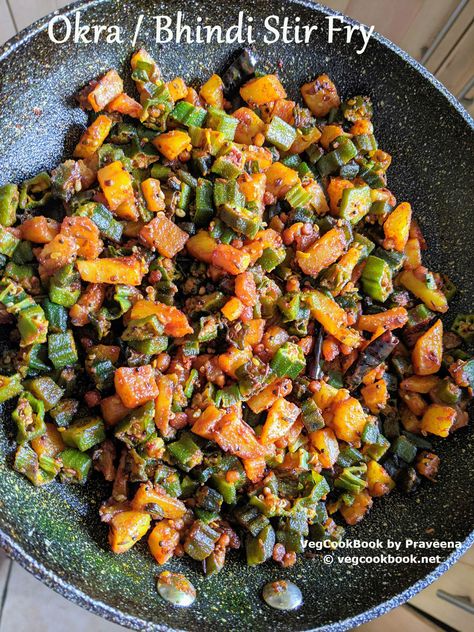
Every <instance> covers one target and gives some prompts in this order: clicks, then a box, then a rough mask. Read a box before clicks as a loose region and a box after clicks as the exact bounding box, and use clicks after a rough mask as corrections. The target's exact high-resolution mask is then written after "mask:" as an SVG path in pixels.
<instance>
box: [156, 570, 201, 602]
mask: <svg viewBox="0 0 474 632" xmlns="http://www.w3.org/2000/svg"><path fill="white" fill-rule="evenodd" d="M156 588H157V590H158V593H159V595H160V596H161V597H163V599H164V600H165V601H168V602H169V603H171V604H173V606H179V607H181V608H188V607H189V606H191V605H192V604H193V603H194V601H195V599H196V589H195V588H194V586H193V585H192V584H191V582H190V581H189V579H186V577H185V576H184V575H181V573H171V572H170V571H163V572H162V573H161V574H160V576H159V577H158V581H157V582H156Z"/></svg>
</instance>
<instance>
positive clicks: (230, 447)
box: [193, 412, 264, 459]
mask: <svg viewBox="0 0 474 632" xmlns="http://www.w3.org/2000/svg"><path fill="white" fill-rule="evenodd" d="M193 429H194V426H193ZM212 437H213V440H214V441H215V442H216V443H217V444H218V445H219V446H220V447H221V448H222V450H224V452H230V453H231V454H233V455H235V456H237V457H239V458H241V459H255V458H257V457H259V456H263V454H264V448H263V446H261V445H260V443H259V442H258V440H257V437H256V436H255V432H254V430H253V428H251V427H250V426H249V425H248V424H246V423H245V421H243V420H242V419H240V418H239V416H238V415H237V414H236V413H234V412H230V413H227V414H226V415H224V416H223V417H222V418H221V419H220V420H219V421H218V422H217V424H216V426H215V428H214V431H213V433H212Z"/></svg>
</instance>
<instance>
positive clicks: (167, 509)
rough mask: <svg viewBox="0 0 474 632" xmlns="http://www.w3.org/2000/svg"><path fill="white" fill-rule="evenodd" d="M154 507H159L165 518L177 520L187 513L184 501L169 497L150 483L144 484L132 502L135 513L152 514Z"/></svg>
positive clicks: (160, 488)
mask: <svg viewBox="0 0 474 632" xmlns="http://www.w3.org/2000/svg"><path fill="white" fill-rule="evenodd" d="M153 505H158V507H159V508H160V509H161V511H162V513H163V517H164V518H170V519H172V520H177V519H179V518H182V517H183V516H184V514H185V513H186V507H185V505H184V503H183V501H181V500H179V499H178V498H173V497H172V496H169V495H168V494H167V493H166V492H165V490H164V489H163V488H162V487H160V486H159V485H155V486H152V485H151V484H149V483H142V484H141V485H140V487H139V488H138V489H137V491H136V493H135V496H134V497H133V500H132V508H133V509H135V511H150V512H151V513H153V512H152V507H153Z"/></svg>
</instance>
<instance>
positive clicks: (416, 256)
mask: <svg viewBox="0 0 474 632" xmlns="http://www.w3.org/2000/svg"><path fill="white" fill-rule="evenodd" d="M405 256H406V259H405V261H404V262H403V267H404V268H405V269H407V270H416V269H417V268H419V267H420V266H421V248H420V242H419V241H418V239H409V240H408V241H407V243H406V246H405Z"/></svg>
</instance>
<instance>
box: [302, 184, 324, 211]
mask: <svg viewBox="0 0 474 632" xmlns="http://www.w3.org/2000/svg"><path fill="white" fill-rule="evenodd" d="M303 189H304V190H305V191H308V193H311V196H312V197H311V200H310V201H309V204H308V206H309V207H310V208H311V209H313V210H314V211H316V213H318V215H324V214H325V213H327V212H328V211H329V206H328V202H327V200H326V196H325V195H324V190H323V187H322V186H321V185H320V184H319V182H316V180H309V182H306V178H305V180H304V181H303Z"/></svg>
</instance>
